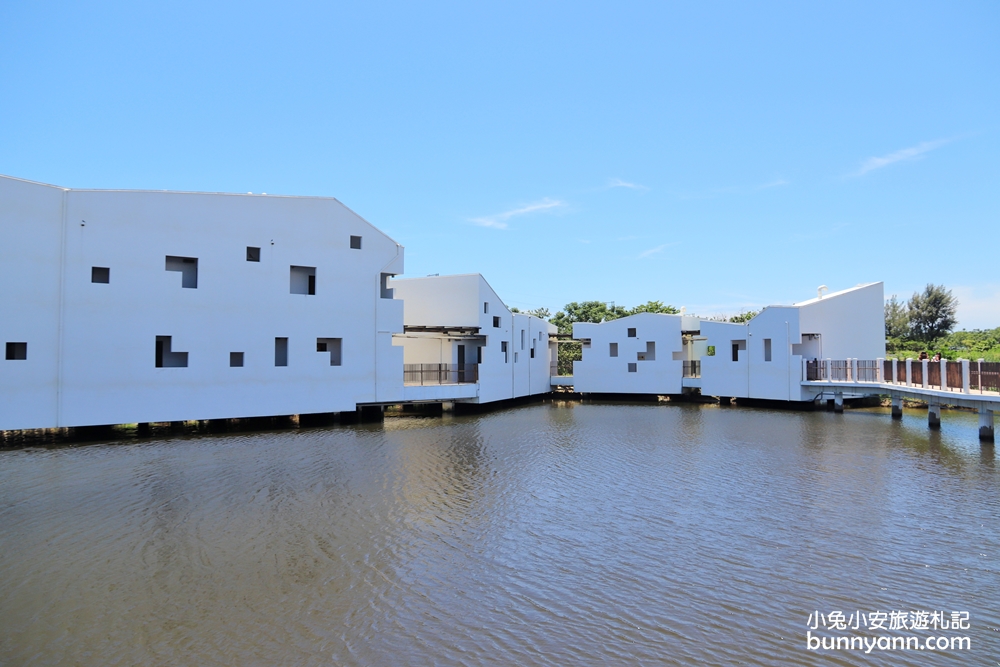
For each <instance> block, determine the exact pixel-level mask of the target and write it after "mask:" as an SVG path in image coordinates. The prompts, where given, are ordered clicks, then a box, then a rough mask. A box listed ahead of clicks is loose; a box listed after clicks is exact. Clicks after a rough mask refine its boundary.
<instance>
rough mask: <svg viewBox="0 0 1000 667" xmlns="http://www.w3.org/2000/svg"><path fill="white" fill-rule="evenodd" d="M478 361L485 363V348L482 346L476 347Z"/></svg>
mask: <svg viewBox="0 0 1000 667" xmlns="http://www.w3.org/2000/svg"><path fill="white" fill-rule="evenodd" d="M476 363H477V364H481V363H483V348H481V347H477V348H476Z"/></svg>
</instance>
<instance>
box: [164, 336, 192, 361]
mask: <svg viewBox="0 0 1000 667" xmlns="http://www.w3.org/2000/svg"><path fill="white" fill-rule="evenodd" d="M171 345H172V338H171V337H170V336H157V337H156V367H157V368H187V365H188V353H187V352H174V351H173V349H171Z"/></svg>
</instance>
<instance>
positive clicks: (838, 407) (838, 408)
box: [833, 391, 844, 412]
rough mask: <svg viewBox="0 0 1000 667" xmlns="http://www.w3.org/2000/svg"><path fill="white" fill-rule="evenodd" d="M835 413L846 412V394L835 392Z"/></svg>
mask: <svg viewBox="0 0 1000 667" xmlns="http://www.w3.org/2000/svg"><path fill="white" fill-rule="evenodd" d="M833 411H834V412H843V411H844V392H842V391H835V392H834V393H833Z"/></svg>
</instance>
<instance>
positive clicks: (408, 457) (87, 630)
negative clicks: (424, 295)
mask: <svg viewBox="0 0 1000 667" xmlns="http://www.w3.org/2000/svg"><path fill="white" fill-rule="evenodd" d="M924 419H926V417H925V416H923V417H922V416H920V414H919V413H915V414H914V415H909V414H908V415H907V417H906V419H905V420H904V422H903V423H902V424H900V423H896V422H892V421H891V420H890V419H889V418H888V416H887V415H886V414H885V412H884V411H881V410H871V411H851V412H849V413H847V414H845V415H833V414H829V413H795V412H776V411H769V410H755V409H738V408H719V407H714V406H696V405H680V406H678V405H628V404H573V403H552V404H542V405H534V406H528V407H522V408H516V409H510V410H503V411H498V412H494V413H491V414H486V415H476V416H462V417H451V416H445V417H444V418H443V419H442V418H439V419H417V418H390V419H387V420H386V422H385V423H384V424H378V425H357V426H343V427H333V428H328V429H312V430H305V429H303V430H298V431H283V432H268V433H254V434H241V435H219V436H211V437H195V438H177V439H170V440H160V441H148V442H143V443H138V444H136V443H130V444H108V445H91V446H85V447H73V448H55V449H34V450H21V451H6V452H0V553H2V554H3V555H2V558H0V618H2V619H3V623H2V624H0V664H4V665H102V666H104V665H138V664H144V665H195V664H197V665H241V666H242V665H296V666H299V665H331V664H342V665H399V664H409V665H442V666H448V665H538V666H547V665H559V666H563V665H608V664H630V665H694V664H698V665H731V664H747V665H773V664H807V665H808V664H816V665H853V664H862V663H863V664H866V665H936V664H942V665H944V664H958V663H959V662H961V663H962V664H990V665H992V664H993V662H992V659H993V658H995V656H996V655H997V654H998V653H1000V651H998V647H1000V632H998V631H997V628H998V627H1000V615H998V607H1000V605H998V603H1000V578H998V574H997V565H998V558H997V556H998V546H1000V530H998V524H997V518H996V508H997V502H998V499H1000V494H998V488H1000V474H998V471H997V468H996V463H995V458H994V450H993V448H992V447H985V448H981V447H980V445H979V443H978V440H977V438H976V425H977V424H976V417H975V415H969V414H964V413H946V414H944V415H943V421H944V424H943V428H942V430H941V431H940V432H930V431H928V430H927V429H926V426H925V425H924V424H925V422H924V421H923V420H924ZM833 610H841V611H844V612H845V614H846V613H851V612H855V611H864V612H869V611H875V610H881V611H888V610H943V611H946V612H950V611H954V610H962V611H969V612H970V613H971V617H972V627H971V629H970V630H968V631H967V632H965V633H962V634H966V635H968V636H970V637H971V641H972V650H971V651H969V652H963V653H962V654H960V655H956V654H954V653H952V654H948V653H940V654H937V653H928V652H922V653H913V652H910V653H900V652H895V653H892V652H884V653H881V652H878V651H875V652H873V653H872V654H870V655H867V656H864V655H858V654H852V653H848V652H827V653H823V654H819V653H814V652H809V651H807V650H806V646H805V631H806V621H807V618H808V616H809V614H810V613H811V612H813V611H821V612H826V613H828V612H830V611H833Z"/></svg>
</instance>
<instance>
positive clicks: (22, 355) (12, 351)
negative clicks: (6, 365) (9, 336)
mask: <svg viewBox="0 0 1000 667" xmlns="http://www.w3.org/2000/svg"><path fill="white" fill-rule="evenodd" d="M27 358H28V344H27V343H7V361H24V360H25V359H27Z"/></svg>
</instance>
